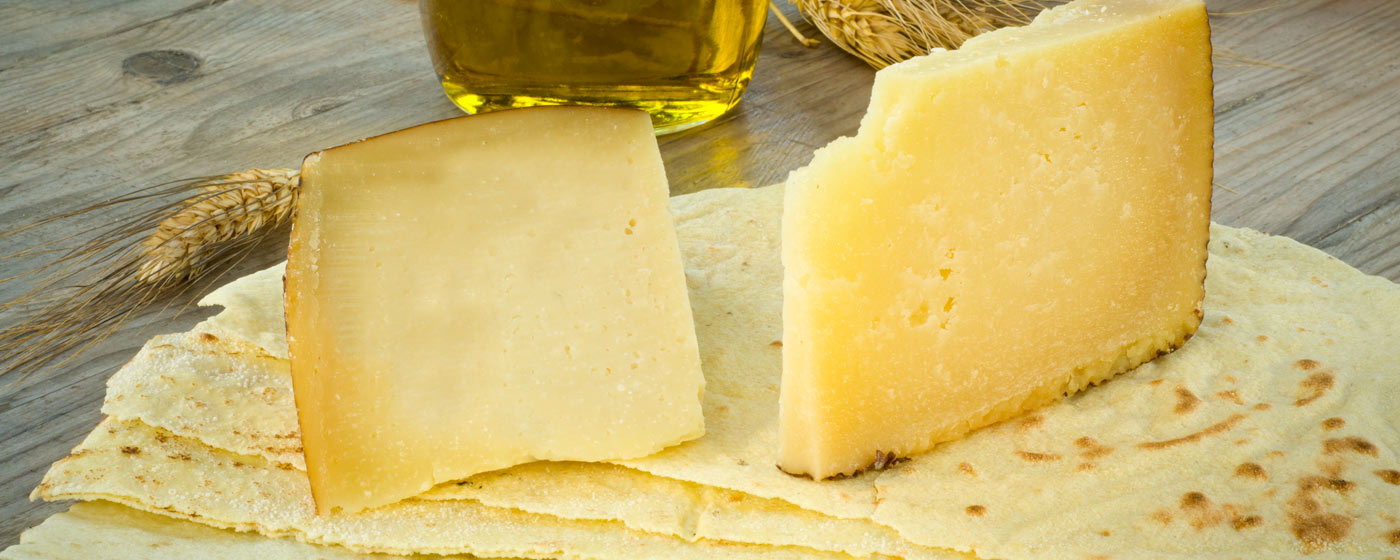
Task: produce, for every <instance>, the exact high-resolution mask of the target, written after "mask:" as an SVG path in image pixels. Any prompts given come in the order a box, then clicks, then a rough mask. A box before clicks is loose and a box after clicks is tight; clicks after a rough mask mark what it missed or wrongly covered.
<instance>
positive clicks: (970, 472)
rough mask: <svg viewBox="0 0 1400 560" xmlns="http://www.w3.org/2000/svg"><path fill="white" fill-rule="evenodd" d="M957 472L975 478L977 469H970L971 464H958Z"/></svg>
mask: <svg viewBox="0 0 1400 560" xmlns="http://www.w3.org/2000/svg"><path fill="white" fill-rule="evenodd" d="M958 472H960V473H963V474H965V475H967V476H977V469H974V468H972V463H958Z"/></svg>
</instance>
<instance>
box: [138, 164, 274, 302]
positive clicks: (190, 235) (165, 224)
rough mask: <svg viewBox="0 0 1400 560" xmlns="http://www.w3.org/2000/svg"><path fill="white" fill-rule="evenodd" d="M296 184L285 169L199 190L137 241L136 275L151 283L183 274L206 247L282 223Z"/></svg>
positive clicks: (236, 176) (238, 176)
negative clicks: (138, 255)
mask: <svg viewBox="0 0 1400 560" xmlns="http://www.w3.org/2000/svg"><path fill="white" fill-rule="evenodd" d="M298 185H299V181H298V175H297V172H296V171H294V170H291V169H249V170H248V171H240V172H238V173H230V174H228V175H225V176H223V177H220V178H218V179H216V180H215V181H213V182H211V183H209V184H206V185H203V186H202V190H203V191H204V192H203V193H201V194H200V195H197V196H194V197H191V198H189V199H187V200H185V201H184V203H183V204H184V208H183V209H181V210H180V211H179V212H176V213H175V214H173V215H171V216H170V217H167V218H165V219H163V220H161V222H160V224H159V225H158V226H157V227H156V231H155V232H154V233H152V234H151V236H150V237H147V238H146V239H145V241H142V242H141V246H142V248H143V251H142V255H141V265H140V268H139V269H138V271H137V276H138V277H139V278H140V279H141V280H142V281H143V282H156V281H159V280H161V279H163V278H167V277H171V276H179V275H189V274H191V273H192V272H195V271H196V269H197V268H198V266H199V263H200V262H201V258H200V257H201V256H202V255H201V253H202V252H204V251H207V250H208V249H209V248H210V247H212V246H217V245H218V244H220V243H225V242H228V241H233V240H236V239H238V238H241V237H245V236H248V235H250V234H252V233H254V232H256V231H259V230H261V229H263V228H266V227H275V226H277V225H280V224H282V223H283V222H285V221H287V219H288V218H290V217H291V216H292V211H293V210H294V209H295V208H296V207H295V205H294V204H293V202H294V201H295V200H296V189H297V187H298Z"/></svg>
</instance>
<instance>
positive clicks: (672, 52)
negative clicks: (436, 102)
mask: <svg viewBox="0 0 1400 560" xmlns="http://www.w3.org/2000/svg"><path fill="white" fill-rule="evenodd" d="M767 5H768V4H767V0H572V1H570V0H421V1H420V8H421V11H422V15H423V29H424V33H425V35H426V37H427V41H428V50H429V51H430V52H431V53H432V57H433V65H434V66H435V67H436V69H437V73H438V77H439V79H440V80H441V81H442V87H443V90H444V91H445V92H446V93H447V96H448V98H450V99H452V101H453V102H454V103H456V104H457V106H459V107H461V108H462V109H463V110H465V111H467V112H468V113H477V112H482V111H492V110H496V109H505V108H510V107H528V106H532V105H560V104H571V105H605V106H624V107H636V108H639V109H644V110H646V111H647V112H648V113H651V118H652V126H653V127H654V128H655V129H656V131H657V133H665V132H671V131H675V130H681V129H684V128H689V127H691V126H695V125H698V124H701V123H704V122H706V121H708V120H710V119H713V118H715V117H717V116H719V115H720V114H722V113H724V112H725V111H727V110H728V109H729V108H730V107H733V106H734V104H736V103H738V102H739V97H740V96H741V95H742V94H743V93H744V88H745V87H746V86H747V85H748V82H749V77H750V76H751V75H752V74H753V67H754V62H755V60H757V58H758V50H759V41H760V40H761V38H762V31H763V21H764V18H765V17H766V14H765V11H764V10H765V9H766V7H767Z"/></svg>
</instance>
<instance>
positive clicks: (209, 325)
mask: <svg viewBox="0 0 1400 560" xmlns="http://www.w3.org/2000/svg"><path fill="white" fill-rule="evenodd" d="M286 276H287V262H286V261H283V262H282V263H280V264H277V265H275V266H272V267H270V268H267V269H265V270H261V271H258V272H254V273H252V274H249V275H247V276H244V277H242V278H239V279H238V281H237V282H230V283H228V284H225V285H223V286H221V287H219V288H218V289H216V290H214V291H212V292H209V295H206V296H204V298H203V299H201V300H199V305H200V307H212V306H220V307H223V308H224V310H223V311H222V312H220V313H219V314H217V315H214V316H213V317H210V318H208V319H205V320H204V321H203V322H201V323H199V324H198V325H195V327H194V330H195V331H196V332H204V333H209V334H212V335H214V336H222V335H230V336H228V337H227V338H233V339H241V340H244V341H247V342H250V343H252V344H254V345H256V346H257V347H259V348H261V349H263V351H264V352H266V353H268V354H269V355H271V356H275V357H278V358H282V359H284V360H285V359H287V355H288V350H287V323H286V315H285V314H284V313H283V306H282V286H283V280H284V279H285V278H286ZM268 294H275V295H276V297H275V298H269V297H267V295H268Z"/></svg>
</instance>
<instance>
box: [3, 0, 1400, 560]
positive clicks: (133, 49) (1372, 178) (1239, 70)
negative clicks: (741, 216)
mask: <svg viewBox="0 0 1400 560" xmlns="http://www.w3.org/2000/svg"><path fill="white" fill-rule="evenodd" d="M1209 5H1210V7H1211V9H1212V11H1214V12H1217V13H1223V15H1218V16H1215V17H1213V18H1212V23H1213V24H1214V26H1215V38H1214V41H1215V44H1216V47H1217V49H1219V50H1223V51H1224V52H1223V53H1222V56H1220V57H1218V60H1217V69H1216V72H1215V77H1216V81H1217V85H1216V102H1217V110H1216V113H1217V119H1218V120H1217V127H1216V136H1217V137H1216V146H1217V159H1216V176H1217V183H1218V186H1217V189H1216V192H1215V197H1214V204H1215V208H1214V211H1215V219H1216V220H1217V221H1220V222H1223V223H1227V224H1232V225H1245V226H1250V227H1255V228H1258V229H1261V230H1264V231H1268V232H1271V233H1275V234H1281V235H1288V236H1291V237H1294V238H1297V239H1299V240H1302V241H1304V242H1306V243H1309V244H1312V245H1315V246H1317V247H1320V248H1322V249H1324V250H1327V251H1328V252H1330V253H1332V254H1333V255H1335V256H1337V257H1339V258H1341V259H1342V260H1344V261H1346V262H1348V263H1350V264H1352V265H1353V266H1356V267H1358V268H1360V269H1362V270H1364V271H1366V272H1369V273H1372V274H1380V275H1382V276H1385V277H1387V278H1390V279H1391V280H1400V33H1396V32H1395V31H1394V30H1395V29H1400V3H1396V2H1373V1H1371V0H1336V1H1326V0H1303V1H1285V0H1277V1H1259V0H1220V1H1210V2H1209ZM784 10H785V12H786V13H788V14H789V16H790V17H795V16H796V13H795V10H793V9H792V7H791V6H786V5H785V6H784ZM799 26H800V27H801V29H802V30H803V31H804V32H805V33H807V34H808V35H809V36H817V34H816V32H815V31H814V30H813V28H812V27H811V26H810V25H806V24H805V23H799ZM0 37H4V38H5V39H4V40H3V41H0V200H3V202H2V203H0V229H5V228H8V227H11V226H14V225H16V224H20V223H25V222H27V221H28V220H32V219H35V218H38V217H43V216H48V215H52V214H54V213H56V212H58V211H62V210H67V209H72V208H76V207H79V206H82V205H86V204H91V203H94V202H98V201H102V200H106V199H109V198H112V197H115V196H118V195H120V194H123V193H126V192H128V191H130V190H131V189H133V188H136V187H140V186H145V185H150V184H155V183H159V182H162V181H167V180H170V179H174V178H180V177H192V176H200V175H208V174H217V173H224V172H229V171H234V170H239V169H244V168H248V167H255V166H259V167H276V166H281V167H290V166H295V165H298V163H299V161H300V159H301V157H302V155H303V154H306V153H308V152H311V151H314V150H317V149H321V148H325V147H328V146H334V145H338V144H342V143H345V142H347V141H351V140H355V139H358V138H363V137H366V136H371V135H374V134H379V133H383V132H386V131H390V130H396V129H399V128H404V127H406V126H411V125H414V124H418V123H422V122H428V121H432V120H438V119H442V118H446V117H450V116H454V115H457V114H458V111H457V109H456V108H455V107H454V106H453V105H452V104H451V103H449V102H448V101H447V100H446V98H445V97H444V96H443V95H442V93H441V91H440V89H439V88H438V85H437V82H436V79H435V77H434V75H433V72H432V67H431V64H430V62H429V60H428V56H427V53H426V50H425V48H424V46H423V42H422V35H421V29H420V27H419V23H418V14H417V9H416V6H415V4H414V3H412V2H402V1H391V0H356V1H351V2H264V1H258V0H212V1H210V0H200V1H193V0H96V1H93V0H85V1H78V0H62V1H60V0H54V1H47V2H33V1H30V2H23V1H20V2H16V1H10V2H3V3H0ZM764 42H765V44H764V48H763V53H762V56H761V57H760V59H759V63H758V69H757V72H756V74H755V78H754V81H753V83H752V84H751V85H750V89H749V92H748V94H747V95H746V97H745V99H744V101H743V102H742V103H741V104H740V105H739V107H738V108H736V110H735V111H733V112H731V113H729V114H727V115H725V116H723V117H721V118H720V119H718V120H717V121H716V122H715V123H712V124H710V125H707V126H704V127H700V128H697V129H693V130H689V131H685V132H682V133H678V134H675V135H672V136H667V137H663V138H662V139H661V148H662V153H663V157H664V158H665V161H666V165H667V173H668V175H669V178H670V181H671V186H672V190H673V192H675V193H685V192H693V191H696V190H700V189H706V188H713V187H734V186H740V187H752V186H762V185H766V184H770V183H774V182H778V181H780V180H782V179H783V178H784V177H785V176H786V174H787V172H788V171H790V170H791V169H793V168H796V167H798V166H800V165H802V164H803V163H805V162H806V161H807V160H808V159H809V158H810V157H811V153H812V150H814V149H815V148H818V147H821V146H823V145H825V144H826V143H827V142H829V141H830V140H832V139H834V138H836V137H837V136H840V135H845V134H851V133H853V132H854V131H855V129H856V127H857V125H858V123H859V120H860V117H861V115H862V114H863V112H864V106H865V104H866V102H867V100H868V96H869V85H870V82H871V80H872V78H873V72H872V71H871V70H870V69H869V68H867V67H865V66H864V65H863V64H862V63H860V62H859V61H857V60H855V59H854V58H852V57H849V56H845V55H844V54H843V53H840V52H839V51H837V50H836V49H834V48H833V47H832V46H831V45H830V44H829V43H823V44H822V45H820V46H818V47H816V48H811V49H808V48H804V47H802V46H800V45H798V44H797V43H796V42H795V41H794V40H792V39H791V38H790V37H789V36H788V35H787V32H786V31H785V30H784V29H783V28H782V27H781V26H780V25H777V23H776V21H773V20H770V21H769V26H768V30H767V31H766V33H765V38H764ZM110 218H111V216H110V215H107V214H103V213H97V214H93V215H90V216H86V217H84V218H83V219H82V220H79V221H75V222H74V223H69V224H63V225H61V226H59V227H56V228H47V229H42V230H36V231H33V232H28V233H26V234H23V235H18V236H14V237H9V238H4V239H0V254H10V253H13V252H14V251H17V250H19V249H22V248H24V247H29V246H33V245H34V244H36V243H39V242H42V241H44V240H46V239H52V238H53V236H55V235H64V234H68V233H74V232H81V231H85V230H88V229H91V228H93V227H96V226H98V225H100V224H102V223H104V220H108V219H110ZM279 258H280V255H279V254H278V251H277V248H276V247H275V244H273V245H270V246H268V247H264V248H263V249H261V250H259V251H257V252H255V253H253V254H252V255H251V256H250V258H249V259H248V261H247V262H245V263H244V264H243V265H242V266H241V267H240V268H239V270H238V271H237V272H236V273H241V272H246V271H251V270H254V269H256V268H259V267H262V266H266V265H269V264H271V263H273V262H275V261H276V260H278V259H279ZM33 264H34V263H32V262H31V263H24V262H10V261H5V265H4V266H5V268H4V270H3V272H4V275H6V276H8V275H9V274H12V273H15V272H19V271H22V270H24V269H25V268H26V267H29V266H33ZM26 287H27V286H23V285H18V283H10V284H5V285H0V300H9V299H11V298H13V297H14V296H15V295H17V294H18V293H20V292H21V291H22V290H23V289H24V288H26ZM193 295H197V294H191V295H190V296H193ZM188 299H189V297H188V296H187V297H186V298H184V299H181V300H177V301H175V303H176V304H177V305H178V304H180V303H184V302H186V301H187V300H188ZM171 315H172V313H171V312H170V311H168V310H167V311H165V312H151V313H147V314H145V315H143V316H141V317H139V318H138V319H137V320H135V321H133V322H131V323H130V324H128V325H127V326H126V327H124V328H123V329H122V330H121V331H120V332H118V333H117V334H116V335H114V336H113V337H112V338H111V339H109V340H107V341H105V342H104V343H103V344H102V345H101V346H100V347H99V349H98V350H97V351H94V352H90V353H88V354H85V355H84V356H82V358H81V359H79V360H77V361H75V362H73V363H70V364H68V365H67V366H65V367H64V368H62V369H61V370H58V371H56V372H54V373H50V374H46V375H44V376H40V377H33V378H30V379H24V380H17V379H12V378H6V379H5V380H4V381H3V382H0V547H4V546H8V545H10V544H13V543H14V542H16V540H17V538H18V535H19V532H20V531H21V530H22V529H24V528H25V527H28V526H31V525H34V524H36V523H38V522H39V521H41V520H42V519H43V518H44V517H46V516H47V515H49V514H50V513H52V512H54V511H58V510H61V509H63V508H65V507H66V505H63V504H59V505H53V504H42V503H30V502H28V501H27V500H26V498H25V496H26V495H27V494H28V493H29V491H30V489H32V488H33V487H34V485H35V484H36V483H37V482H38V481H39V478H40V476H41V475H42V473H43V471H44V470H45V469H46V468H47V466H48V464H49V463H51V462H52V461H54V460H56V459H58V458H60V457H61V456H62V455H63V454H65V453H66V452H67V450H68V449H70V448H71V447H72V446H73V445H75V444H76V443H77V442H78V441H79V440H80V439H81V438H82V437H83V436H84V435H85V434H86V433H87V431H88V430H89V429H90V428H91V427H92V426H93V425H94V424H95V423H96V422H97V420H98V418H99V416H100V414H99V412H98V407H99V406H100V403H101V397H102V394H103V389H104V382H105V380H106V378H107V376H109V375H110V374H111V373H112V371H114V370H115V368H116V367H117V366H119V365H120V364H122V363H123V362H125V361H126V360H127V359H129V358H130V357H131V356H132V355H133V354H134V353H135V351H136V349H137V348H139V346H140V345H141V343H142V342H144V341H145V340H146V339H147V338H149V337H150V336H151V335H153V334H156V333H160V332H173V331H178V330H183V329H187V328H188V327H189V326H190V325H192V324H193V323H194V322H195V321H196V320H197V319H198V318H199V317H200V315H201V314H200V313H193V314H187V315H185V316H183V317H181V318H178V319H172V318H171V317H170V316H171ZM15 320H16V319H15V317H14V316H13V315H0V324H4V323H12V322H13V321H15Z"/></svg>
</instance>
